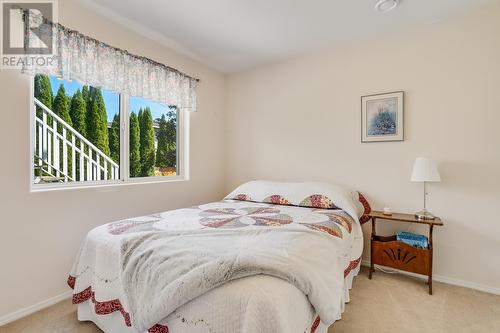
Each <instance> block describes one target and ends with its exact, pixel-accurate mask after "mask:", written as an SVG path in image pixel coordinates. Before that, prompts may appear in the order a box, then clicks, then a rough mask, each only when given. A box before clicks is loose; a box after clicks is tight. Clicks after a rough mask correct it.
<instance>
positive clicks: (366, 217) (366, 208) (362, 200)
mask: <svg viewBox="0 0 500 333" xmlns="http://www.w3.org/2000/svg"><path fill="white" fill-rule="evenodd" d="M358 200H359V202H360V203H361V204H362V205H363V209H364V211H363V215H361V217H360V218H359V222H360V223H361V224H364V223H366V222H368V221H370V216H369V215H368V214H370V213H371V211H372V208H371V207H370V203H369V202H368V200H366V198H365V196H364V195H363V194H361V192H358Z"/></svg>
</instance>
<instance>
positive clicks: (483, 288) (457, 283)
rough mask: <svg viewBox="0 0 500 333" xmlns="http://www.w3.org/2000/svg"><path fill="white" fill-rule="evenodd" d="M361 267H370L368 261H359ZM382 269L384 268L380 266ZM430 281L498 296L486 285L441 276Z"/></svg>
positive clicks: (499, 293) (413, 274) (404, 273)
mask: <svg viewBox="0 0 500 333" xmlns="http://www.w3.org/2000/svg"><path fill="white" fill-rule="evenodd" d="M361 265H362V266H366V267H370V261H369V260H368V259H363V260H362V261H361ZM377 266H379V265H375V267H377ZM382 267H384V266H382ZM387 269H390V270H393V271H396V272H398V273H400V274H403V275H408V276H412V277H415V278H419V279H422V280H427V277H425V276H423V275H419V274H415V273H410V272H405V271H400V270H398V269H393V268H387ZM432 280H433V281H437V282H442V283H446V284H451V285H454V286H459V287H464V288H470V289H474V290H479V291H483V292H485V293H489V294H495V295H500V288H496V287H491V286H486V285H484V284H480V283H475V282H469V281H464V280H459V279H455V278H450V277H447V276H442V275H433V276H432Z"/></svg>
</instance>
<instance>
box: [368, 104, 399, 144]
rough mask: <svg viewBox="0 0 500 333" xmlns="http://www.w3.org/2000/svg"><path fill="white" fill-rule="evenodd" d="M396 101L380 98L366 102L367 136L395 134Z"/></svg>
mask: <svg viewBox="0 0 500 333" xmlns="http://www.w3.org/2000/svg"><path fill="white" fill-rule="evenodd" d="M397 116H398V99H397V98H396V97H392V98H382V99H375V100H372V101H367V102H366V118H367V122H368V126H367V130H368V135H396V134H397Z"/></svg>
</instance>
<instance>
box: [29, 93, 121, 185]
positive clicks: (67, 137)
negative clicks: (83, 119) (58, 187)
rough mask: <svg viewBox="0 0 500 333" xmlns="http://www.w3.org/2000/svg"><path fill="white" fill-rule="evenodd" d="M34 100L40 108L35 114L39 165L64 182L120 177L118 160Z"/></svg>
mask: <svg viewBox="0 0 500 333" xmlns="http://www.w3.org/2000/svg"><path fill="white" fill-rule="evenodd" d="M34 100H35V108H36V107H37V106H38V107H39V112H36V115H35V119H36V121H35V146H34V147H35V152H34V153H35V156H36V157H35V165H38V166H39V167H42V166H44V169H45V170H46V172H47V174H49V175H53V176H55V177H58V178H59V177H60V178H61V179H64V182H69V181H98V180H109V179H119V177H120V176H119V165H118V164H117V163H116V162H115V161H113V160H112V159H111V158H110V157H108V156H107V155H106V154H104V153H103V152H102V151H101V150H99V148H97V147H96V146H95V145H93V144H92V143H91V142H90V141H89V140H87V139H86V138H85V137H83V136H82V135H81V134H80V133H78V132H77V131H76V130H75V129H74V128H73V127H71V126H70V125H69V124H68V123H66V122H65V121H64V120H62V119H61V118H60V117H59V116H58V115H56V114H55V113H54V112H52V110H50V109H49V108H47V107H46V106H45V105H44V104H43V103H42V102H40V101H39V100H38V99H36V98H35V99H34ZM40 111H41V112H40ZM50 120H52V124H51V123H50ZM58 127H59V128H58Z"/></svg>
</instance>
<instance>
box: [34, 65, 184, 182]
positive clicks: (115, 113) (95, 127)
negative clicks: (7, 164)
mask: <svg viewBox="0 0 500 333" xmlns="http://www.w3.org/2000/svg"><path fill="white" fill-rule="evenodd" d="M184 123H185V122H184V121H183V116H182V112H181V111H179V110H178V109H177V108H176V107H175V106H169V105H163V104H160V103H157V102H154V101H150V100H147V99H144V98H140V97H132V96H127V95H124V94H119V93H117V92H114V91H109V90H105V89H101V88H98V87H91V86H83V85H81V84H79V83H78V82H76V81H71V82H69V81H64V80H60V79H58V78H56V77H52V76H45V75H36V76H35V77H34V79H33V103H32V139H31V142H32V156H33V163H32V168H31V170H32V180H33V181H32V188H33V189H46V188H59V187H68V186H70V187H73V186H85V185H104V184H120V183H134V182H147V181H164V180H175V179H185V174H184V172H183V171H184V168H183V167H184V165H183V164H184V161H183V160H182V157H183V154H182V147H183V146H182V143H183V141H184V140H183V137H182V135H181V134H182V133H184V129H183V127H182V125H184ZM180 125H181V126H180Z"/></svg>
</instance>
